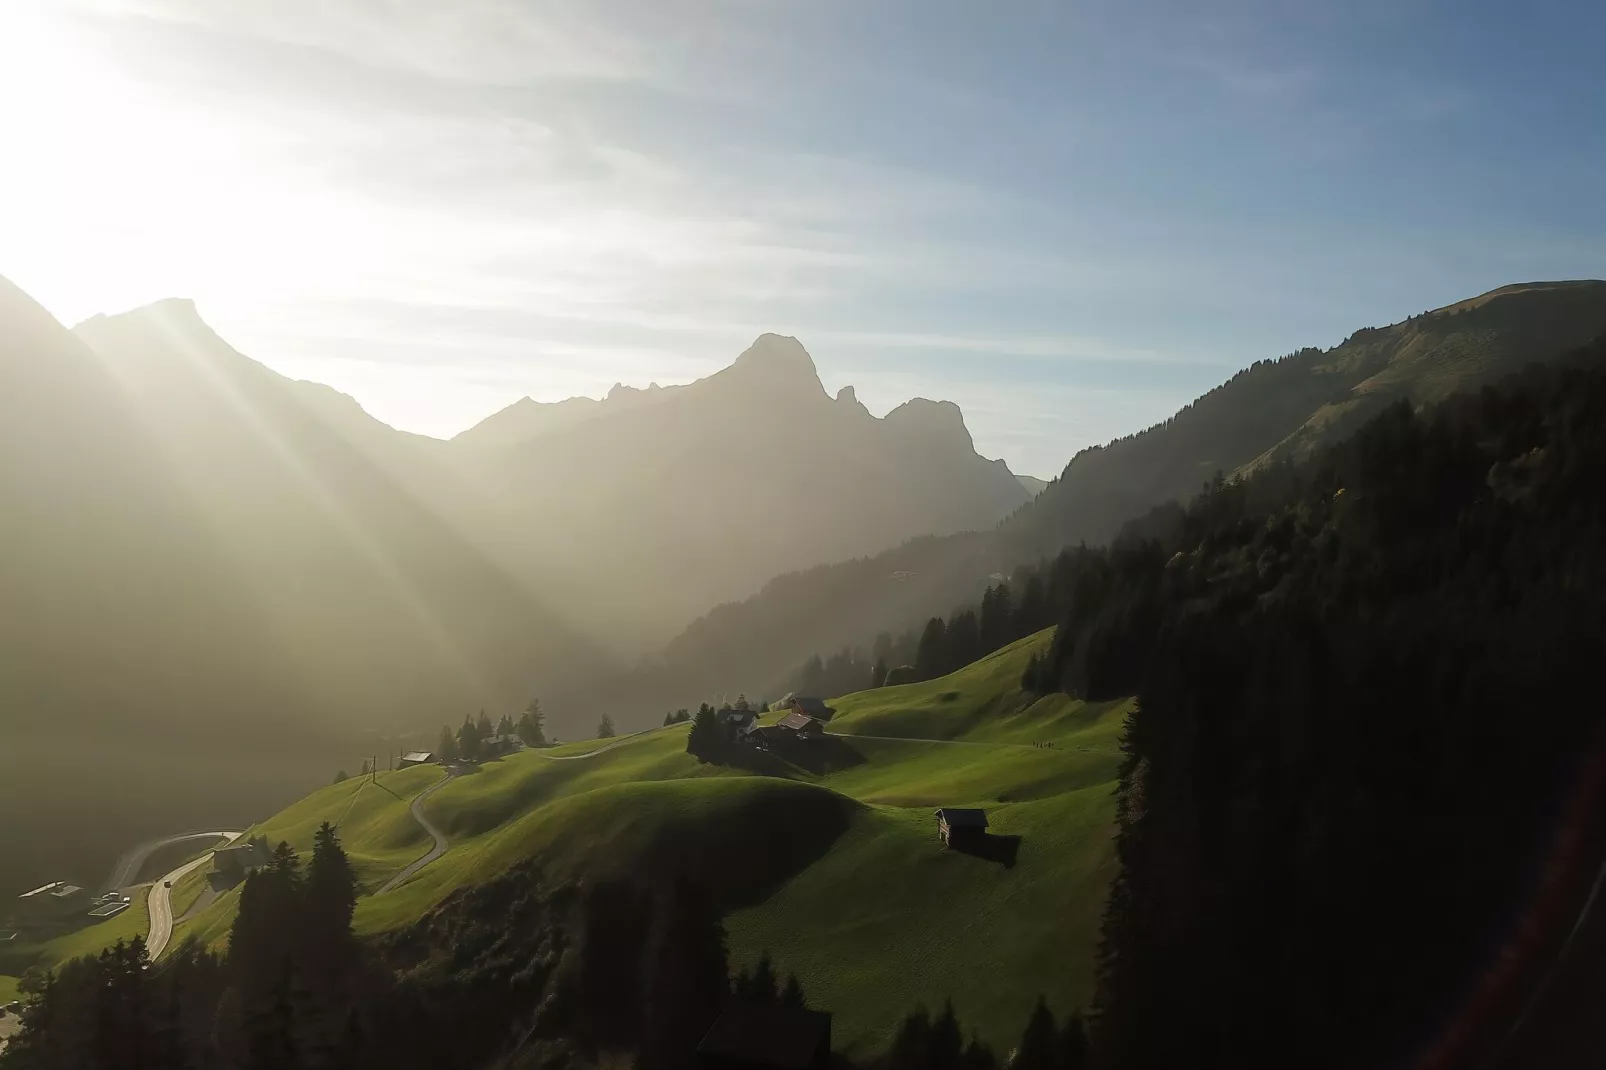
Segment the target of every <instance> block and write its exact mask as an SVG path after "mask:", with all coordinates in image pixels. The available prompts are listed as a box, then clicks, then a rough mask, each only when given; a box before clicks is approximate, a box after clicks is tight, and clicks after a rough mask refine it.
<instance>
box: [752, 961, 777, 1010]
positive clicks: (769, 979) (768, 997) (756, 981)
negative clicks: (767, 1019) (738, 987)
mask: <svg viewBox="0 0 1606 1070" xmlns="http://www.w3.org/2000/svg"><path fill="white" fill-rule="evenodd" d="M780 998H781V994H780V991H779V986H778V984H777V983H776V980H775V965H774V964H773V963H772V962H770V953H769V952H768V951H766V952H764V953H763V954H761V955H759V957H758V965H757V966H755V967H754V968H753V984H752V988H751V990H750V991H749V993H748V999H749V1000H751V1001H752V1002H754V1003H758V1004H762V1005H763V1006H766V1007H773V1006H775V1004H776V1003H777V1002H779V1001H780Z"/></svg>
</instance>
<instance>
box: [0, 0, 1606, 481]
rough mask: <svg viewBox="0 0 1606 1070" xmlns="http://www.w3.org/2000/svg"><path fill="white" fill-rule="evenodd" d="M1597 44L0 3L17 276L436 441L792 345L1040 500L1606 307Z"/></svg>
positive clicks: (1588, 20)
mask: <svg viewBox="0 0 1606 1070" xmlns="http://www.w3.org/2000/svg"><path fill="white" fill-rule="evenodd" d="M1602 39H1606V5H1600V4H1598V3H1590V2H1574V3H1565V4H1563V3H1547V2H1544V0H1536V2H1534V3H1530V4H1527V5H1514V4H1509V3H1501V4H1493V3H1484V2H1482V0H1476V2H1454V3H1450V2H1446V3H1430V2H1420V0H1388V2H1372V0H1355V2H1350V3H1344V4H1312V3H1309V2H1306V0H1295V2H1254V0H1244V2H1225V3H1200V2H1184V0H1164V2H1143V0H1134V2H1125V3H1117V2H1087V3H1079V2H1075V0H1062V2H1055V3H1037V2H1032V0H1004V2H1000V3H996V4H981V3H976V2H974V0H883V2H874V3H864V2H854V3H847V2H836V0H796V2H794V0H591V2H567V0H565V2H536V0H453V2H452V3H449V4H448V3H441V2H438V0H273V2H269V0H252V2H244V0H0V275H4V276H5V277H7V278H10V279H11V280H12V281H13V282H15V283H17V284H18V285H19V286H21V287H22V288H23V289H25V290H27V291H28V292H29V293H31V294H32V295H33V296H34V297H35V298H36V299H38V300H39V301H41V302H42V303H43V304H44V305H45V306H46V307H47V308H49V309H50V310H51V311H52V312H53V313H54V314H55V315H56V316H57V317H58V318H59V319H62V320H63V321H64V322H68V323H72V322H76V321H77V320H80V319H82V318H85V317H87V316H89V315H92V314H94V313H97V312H116V311H121V310H123V309H126V308H130V307H133V306H136V305H139V304H143V303H146V302H149V301H154V300H158V299H161V298H164V297H171V296H184V297H191V298H193V299H195V301H196V302H197V304H198V306H199V308H200V311H201V314H202V315H203V317H205V318H206V319H207V321H208V322H209V323H211V324H212V326H213V327H214V328H216V329H217V330H218V331H219V333H221V334H222V335H223V336H224V337H225V338H227V339H228V340H229V341H230V342H232V343H233V344H234V345H235V346H236V348H239V349H240V350H242V351H243V352H245V353H247V354H249V355H251V356H253V357H255V358H257V359H258V360H261V361H263V362H264V363H266V364H268V365H269V366H271V367H274V368H276V369H278V370H280V371H282V372H284V373H286V374H289V375H293V376H295V377H297V378H304V379H312V380H316V381H319V382H325V383H328V384H330V385H332V386H335V387H336V388H338V389H340V390H343V391H345V392H346V393H349V394H351V395H352V396H354V397H355V398H357V400H358V401H359V402H361V403H362V404H363V406H364V407H365V408H367V409H368V411H369V412H371V413H373V414H374V415H375V416H377V417H379V418H380V419H382V420H385V421H386V422H388V423H391V424H393V425H394V426H397V427H400V428H403V429H406V430H411V431H418V432H422V433H426V434H433V435H437V436H441V437H447V436H450V435H452V434H454V433H456V432H458V431H461V430H463V429H464V428H466V427H468V426H470V425H472V424H473V423H475V422H477V421H478V420H480V419H482V418H484V417H485V416H487V415H489V414H490V413H492V412H493V411H495V410H497V409H499V408H501V407H502V406H504V405H507V404H509V403H511V402H513V401H515V400H517V399H518V398H520V397H523V396H526V395H528V396H531V397H535V398H537V399H539V400H558V399H561V398H564V397H568V396H572V395H576V394H587V395H591V396H599V395H600V394H602V393H603V392H605V391H606V390H607V389H608V388H609V387H610V386H611V385H612V384H614V383H615V382H625V383H629V384H632V385H637V386H641V385H645V384H646V383H648V382H649V381H656V382H659V383H662V384H669V383H674V382H684V381H688V380H691V379H694V378H697V377H699V376H702V375H706V374H709V373H711V372H713V371H715V370H717V369H718V368H720V367H722V366H724V365H726V364H728V363H729V362H730V361H731V360H732V359H733V358H734V357H735V356H736V355H737V354H738V353H740V352H741V350H742V349H744V348H745V347H746V346H747V345H748V344H749V343H750V342H751V341H752V340H753V339H754V338H755V337H756V336H757V335H758V334H760V333H762V332H764V331H776V332H778V333H782V334H792V335H795V336H797V337H798V338H799V339H801V340H802V342H803V343H804V345H805V346H806V347H807V348H808V349H809V351H810V352H811V354H812V355H813V356H814V359H815V362H816V364H817V365H818V366H819V369H820V373H821V378H822V380H823V382H824V384H825V386H826V387H827V389H829V390H831V391H832V392H835V391H836V390H837V389H838V388H840V387H841V386H844V385H848V384H852V385H853V386H855V388H856V390H857V393H858V396H859V398H860V399H861V400H862V401H864V402H865V403H866V404H867V405H869V407H870V408H871V410H872V411H873V412H876V413H878V414H879V413H883V412H885V411H886V410H888V409H890V408H892V407H893V406H895V405H896V404H898V403H900V402H902V401H904V400H906V399H908V398H910V397H915V396H923V397H931V398H945V399H948V400H952V401H955V402H957V403H958V404H959V405H960V406H961V407H962V408H963V409H964V411H965V414H966V420H967V423H968V424H969V426H970V429H971V432H972V434H973V436H974V438H975V440H976V445H977V448H978V450H979V451H980V452H981V453H983V454H984V455H986V456H989V457H1000V456H1001V457H1004V458H1005V459H1006V460H1008V461H1009V462H1010V465H1011V467H1012V468H1013V469H1014V470H1015V471H1017V472H1025V473H1029V474H1035V475H1040V476H1045V477H1046V476H1052V475H1055V474H1057V473H1058V472H1059V470H1060V469H1061V468H1062V467H1063V465H1064V464H1065V462H1066V461H1067V460H1068V459H1069V458H1070V457H1071V456H1072V454H1074V453H1075V452H1076V450H1078V449H1080V448H1082V447H1083V446H1086V445H1090V444H1093V443H1097V442H1102V441H1106V440H1108V439H1111V438H1114V437H1118V436H1120V435H1124V434H1128V433H1131V432H1133V431H1136V430H1139V429H1141V428H1142V427H1144V426H1147V425H1149V424H1151V423H1154V422H1156V421H1158V420H1161V419H1164V418H1165V417H1166V416H1167V415H1169V414H1170V413H1171V412H1173V411H1175V410H1176V409H1177V408H1178V407H1179V406H1181V405H1182V404H1185V403H1186V402H1187V401H1188V400H1190V399H1192V398H1193V397H1195V396H1197V395H1198V394H1200V393H1202V392H1204V391H1205V390H1207V389H1209V388H1210V387H1211V386H1213V385H1215V384H1216V383H1218V382H1220V381H1222V380H1223V379H1225V378H1227V377H1228V376H1230V375H1231V374H1232V372H1233V371H1235V370H1237V369H1238V368H1241V367H1243V366H1245V365H1247V364H1249V363H1251V362H1253V361H1255V360H1257V359H1261V358H1266V357H1275V356H1278V355H1280V354H1282V353H1286V352H1290V351H1292V350H1295V349H1299V348H1301V347H1304V346H1307V345H1320V346H1330V345H1334V344H1336V343H1338V342H1339V341H1341V340H1342V339H1343V338H1344V337H1346V336H1348V335H1349V334H1350V333H1351V332H1352V331H1353V330H1355V329H1356V328H1358V327H1362V326H1370V325H1381V324H1385V323H1390V322H1396V321H1398V320H1401V319H1404V318H1405V317H1407V316H1410V315H1414V314H1416V313H1418V312H1421V311H1424V310H1426V309H1428V308H1433V307H1437V306H1439V305H1443V304H1447V303H1450V302H1452V301H1455V300H1457V299H1460V298H1463V297H1467V296H1471V295H1473V294H1476V293H1480V292H1482V291H1485V290H1488V289H1492V288H1494V287H1496V286H1500V285H1503V284H1506V283H1510V282H1517V281H1528V280H1533V279H1554V278H1583V277H1600V276H1602V275H1606V198H1603V197H1601V196H1600V191H1601V190H1602V189H1603V188H1606V81H1603V80H1602V79H1601V77H1600V76H1599V73H1598V68H1599V61H1600V56H1599V49H1598V42H1599V41H1600V40H1602Z"/></svg>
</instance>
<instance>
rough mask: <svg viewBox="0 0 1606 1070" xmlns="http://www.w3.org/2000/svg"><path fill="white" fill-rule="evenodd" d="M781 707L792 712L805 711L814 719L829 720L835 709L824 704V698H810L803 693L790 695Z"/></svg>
mask: <svg viewBox="0 0 1606 1070" xmlns="http://www.w3.org/2000/svg"><path fill="white" fill-rule="evenodd" d="M781 708H782V709H786V710H791V711H792V712H793V713H805V714H808V715H809V716H810V717H813V718H814V719H815V720H816V721H829V720H830V719H831V715H832V714H833V713H835V712H836V711H835V710H833V709H832V708H831V707H829V706H827V705H826V704H825V700H824V699H820V698H811V697H808V696H805V695H790V696H788V697H787V699H786V700H785V701H784V702H783V703H782V704H781Z"/></svg>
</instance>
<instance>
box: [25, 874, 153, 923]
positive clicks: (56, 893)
mask: <svg viewBox="0 0 1606 1070" xmlns="http://www.w3.org/2000/svg"><path fill="white" fill-rule="evenodd" d="M130 903H131V900H130V898H129V897H128V896H126V895H123V894H122V893H120V892H116V891H111V892H106V893H105V894H103V895H96V896H91V895H90V894H89V892H88V891H87V890H86V889H84V888H81V887H79V886H78V885H76V884H70V883H68V882H67V881H51V882H50V883H49V884H42V885H40V886H39V887H37V888H35V889H33V891H31V892H23V893H22V894H21V895H19V896H17V901H16V903H15V904H14V905H13V909H12V913H11V923H12V924H13V925H15V926H17V927H18V928H23V929H34V928H40V927H44V926H59V925H61V924H62V923H64V922H67V921H70V920H71V919H73V918H78V917H83V916H86V915H87V916H88V917H91V918H95V919H97V920H99V919H102V918H109V917H112V916H113V915H116V914H121V913H122V912H123V911H125V910H127V909H128V907H129V904H130Z"/></svg>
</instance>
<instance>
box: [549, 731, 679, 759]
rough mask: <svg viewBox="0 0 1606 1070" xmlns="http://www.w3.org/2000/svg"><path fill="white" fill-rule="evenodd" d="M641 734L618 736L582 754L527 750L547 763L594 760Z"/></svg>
mask: <svg viewBox="0 0 1606 1070" xmlns="http://www.w3.org/2000/svg"><path fill="white" fill-rule="evenodd" d="M648 731H652V729H648ZM643 734H644V733H642V732H633V733H631V734H630V735H628V736H620V737H619V738H618V739H616V740H614V741H613V742H612V743H604V744H603V745H602V746H600V747H598V748H597V749H596V750H588V751H586V752H585V753H584V754H548V753H546V751H545V750H543V749H542V748H540V747H531V748H528V749H530V750H533V751H535V753H537V754H539V755H540V756H541V757H543V758H545V759H546V760H547V761H549V762H577V761H579V760H580V759H582V758H595V757H596V756H597V755H599V754H601V753H602V752H603V751H610V750H613V749H614V748H615V747H622V746H624V745H625V744H626V743H629V742H630V741H631V740H633V739H635V738H636V737H637V736H639V735H643Z"/></svg>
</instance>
